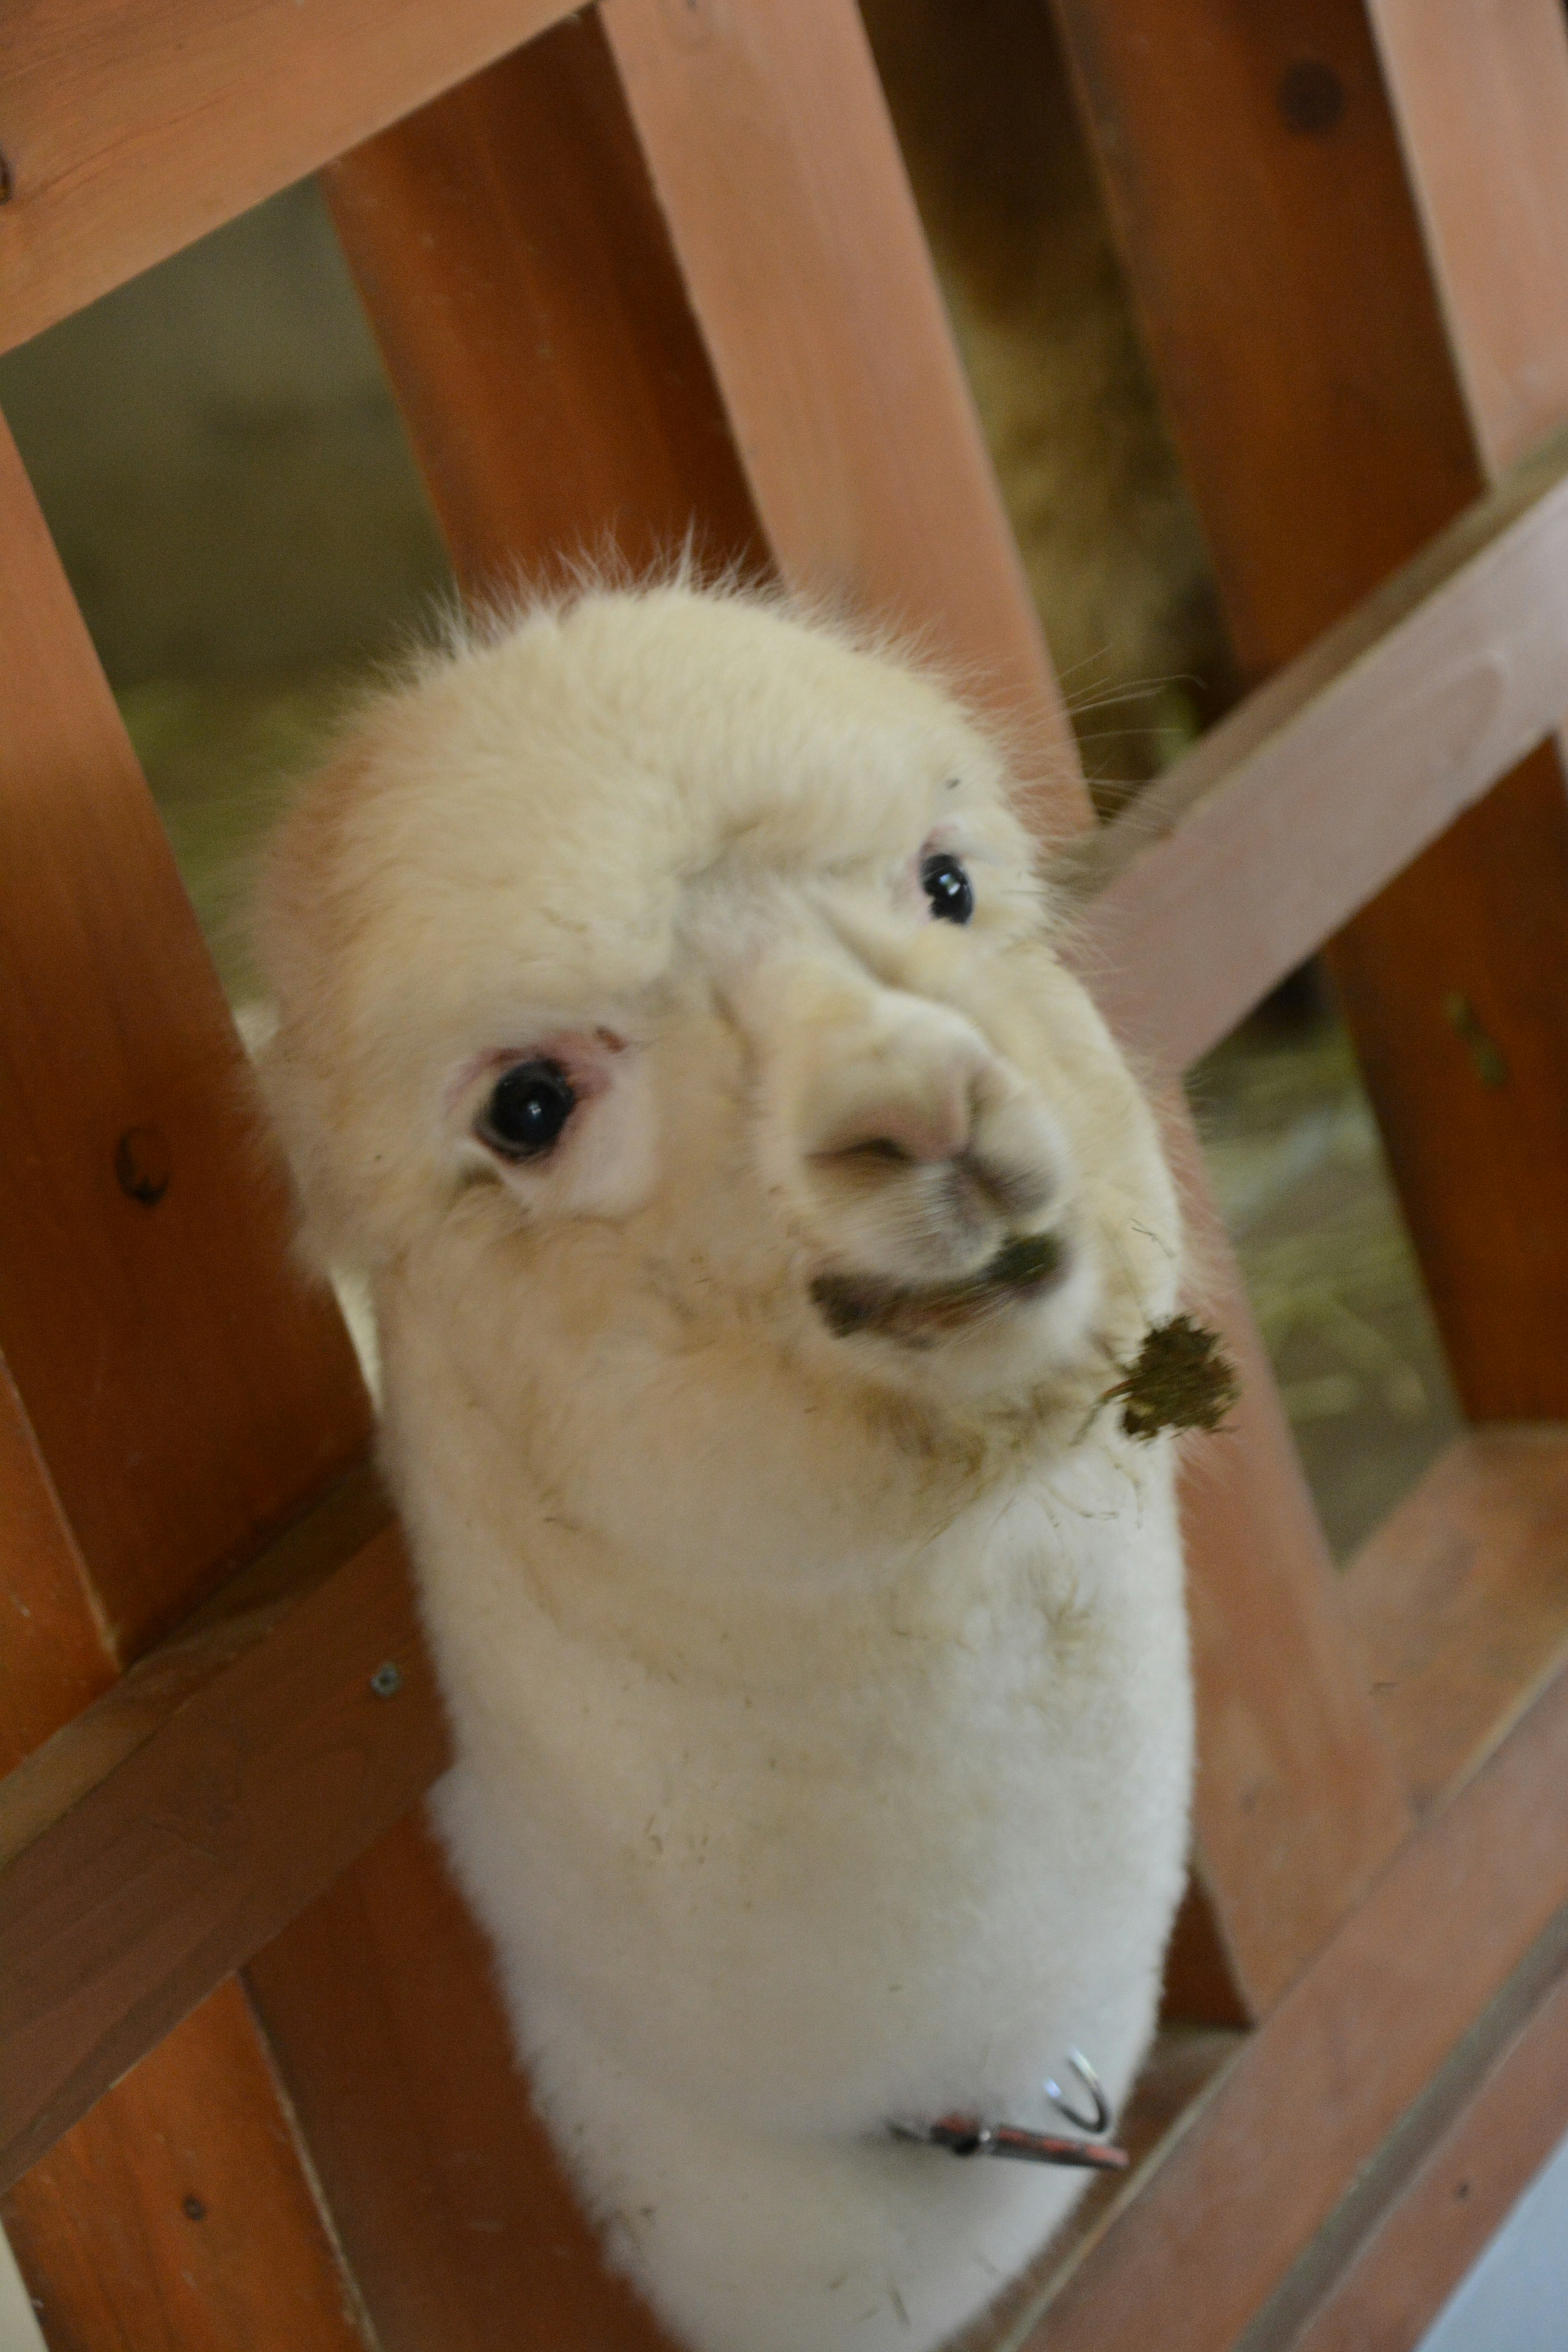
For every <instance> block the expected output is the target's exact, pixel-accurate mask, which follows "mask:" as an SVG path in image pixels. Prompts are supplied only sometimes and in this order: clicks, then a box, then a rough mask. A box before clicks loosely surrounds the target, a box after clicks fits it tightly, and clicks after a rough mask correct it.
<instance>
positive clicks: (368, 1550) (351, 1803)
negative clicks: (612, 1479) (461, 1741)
mask: <svg viewBox="0 0 1568 2352" xmlns="http://www.w3.org/2000/svg"><path fill="white" fill-rule="evenodd" d="M386 1520H387V1515H386V1507H385V1505H384V1502H383V1501H382V1500H381V1499H380V1497H379V1495H378V1494H377V1493H376V1491H375V1489H374V1482H369V1481H367V1480H366V1479H363V1478H360V1479H352V1480H350V1481H348V1482H346V1484H345V1486H344V1488H343V1489H342V1491H341V1492H340V1493H339V1494H337V1495H334V1496H331V1498H329V1500H328V1501H327V1502H326V1503H325V1504H323V1505H322V1506H321V1507H320V1509H319V1510H318V1511H316V1512H315V1513H314V1514H312V1516H311V1517H310V1519H309V1520H308V1521H306V1522H304V1523H303V1524H302V1525H301V1526H300V1528H297V1529H295V1530H292V1531H291V1532H290V1534H289V1536H288V1537H287V1538H284V1540H283V1541H282V1543H280V1544H279V1546H278V1547H277V1549H276V1550H275V1551H274V1552H273V1553H272V1554H270V1555H268V1557H267V1558H265V1559H262V1560H260V1561H258V1563H257V1565H256V1567H255V1568H254V1569H253V1570H249V1571H248V1572H247V1574H245V1575H244V1576H242V1577H240V1578H238V1579H237V1580H236V1581H235V1584H234V1585H233V1586H232V1587H231V1588H229V1590H228V1591H226V1592H225V1593H224V1594H223V1595H221V1596H220V1600H219V1601H218V1603H217V1604H216V1606H213V1607H210V1608H209V1609H207V1610H206V1611H204V1612H200V1613H199V1614H198V1616H197V1617H196V1618H195V1619H193V1620H192V1621H191V1622H190V1623H189V1624H188V1625H187V1626H186V1627H184V1628H183V1629H182V1631H181V1633H180V1634H179V1635H178V1636H177V1637H176V1639H174V1641H172V1642H170V1643H166V1644H165V1645H164V1646H163V1648H162V1649H161V1650H160V1651H158V1652H157V1653H156V1654H154V1655H153V1657H151V1658H149V1659H147V1660H145V1661H144V1662H143V1664H142V1665H141V1666H139V1667H136V1668H133V1669H132V1672H131V1673H130V1674H129V1675H126V1676H125V1677H124V1679H123V1680H122V1681H121V1683H119V1684H118V1685H116V1686H115V1687H114V1689H113V1690H111V1691H110V1692H109V1693H108V1694H107V1695H106V1696H104V1697H103V1698H101V1699H100V1700H99V1701H98V1702H97V1704H96V1705H95V1706H91V1707H89V1709H88V1710H87V1712H86V1713H85V1714H84V1715H81V1716H79V1717H76V1718H75V1719H74V1720H73V1721H72V1722H70V1723H69V1724H68V1725H67V1726H66V1727H64V1728H63V1729H61V1730H60V1731H59V1732H58V1733H57V1734H56V1735H55V1737H54V1738H53V1739H51V1740H49V1741H47V1743H46V1744H45V1746H44V1747H43V1748H40V1749H39V1750H38V1751H37V1753H36V1754H35V1755H34V1756H33V1757H32V1758H31V1759H29V1760H28V1762H27V1763H26V1765H24V1766H23V1767H22V1768H21V1769H20V1770H18V1771H16V1772H15V1773H13V1774H12V1775H11V1776H10V1778H9V1779H8V1780H6V1781H5V1784H4V1787H3V1789H0V1869H3V1872H4V1876H3V1880H0V1886H3V1895H0V2034H3V2036H4V2048H5V2084H4V2097H5V2120H4V2141H3V2154H0V2185H9V2183H10V2182H11V2181H13V2180H15V2179H16V2178H18V2176H19V2175H20V2174H21V2173H23V2172H24V2171H26V2168H27V2167H28V2165H29V2164H31V2163H33V2162H34V2161H35V2160H36V2159H37V2157H38V2156H40V2155H41V2154H42V2153H43V2151H44V2150H45V2149H46V2148H47V2147H49V2145H50V2144H51V2142H52V2141H53V2140H54V2139H56V2138H57V2137H58V2135H59V2134H60V2133H61V2132H62V2131H63V2130H64V2129H65V2128H66V2127H67V2126H68V2125H69V2124H71V2123H73V2122H75V2121H76V2119H77V2118H78V2117H79V2116H81V2115H83V2114H85V2113H86V2111H87V2109H88V2107H89V2105H91V2104H92V2102H93V2101H94V2100H95V2099H96V2098H97V2097H98V2096H99V2095H100V2094H101V2093H102V2092H103V2091H105V2090H107V2089H108V2088H109V2086H110V2084H111V2083H113V2082H114V2081H115V2080H116V2079H117V2078H118V2077H119V2076H120V2075H121V2074H123V2073H124V2072H125V2070H126V2068H127V2067H128V2066H129V2065H131V2064H132V2063H134V2062H135V2061H136V2060H137V2059H138V2058H140V2057H141V2056H142V2053H144V2052H146V2051H148V2050H150V2049H151V2048H152V2047H153V2045H154V2043H156V2042H158V2041H159V2040H161V2039H162V2037H163V2035H164V2034H165V2033H167V2032H169V2031H170V2030H171V2029H172V2028H173V2027H174V2025H176V2024H177V2023H178V2022H179V2021H180V2020H181V2019H182V2018H183V2017H184V2016H185V2015H187V2014H188V2013H189V2011H191V2010H192V2009H194V2008H195V2005H196V2004H197V2003H198V2002H199V2001H200V2000H203V1999H204V1998H205V1996H206V1995H207V1993H208V1992H209V1991H210V1990H212V1989H213V1988H214V1987H215V1986H216V1985H218V1984H220V1983H221V1982H222V1980H223V1979H224V1978H225V1977H226V1976H227V1975H229V1974H230V1973H231V1972H232V1970H233V1969H236V1968H237V1967H238V1966H240V1965H241V1964H242V1963H243V1962H244V1961H246V1960H247V1959H248V1958H250V1956H251V1954H252V1953H253V1952H255V1951H256V1950H257V1949H258V1948H259V1946H260V1945H261V1944H263V1943H264V1942H266V1941H267V1940H268V1937H271V1936H273V1935H275V1934H276V1933H277V1932H278V1930H279V1928H280V1927H282V1926H283V1925H284V1924H285V1923H286V1922H287V1921H288V1920H289V1919H291V1918H292V1917H293V1916H294V1915H295V1914H296V1912H298V1911H299V1910H300V1908H301V1906H303V1905H304V1904H305V1903H307V1902H308V1901H310V1899H311V1897H312V1896H313V1895H315V1894H316V1892H317V1891H318V1889H320V1888H321V1886H323V1885H329V1884H330V1883H331V1879H332V1878H333V1877H334V1876H335V1875H336V1874H337V1873H338V1872H339V1871H341V1870H342V1868H343V1867H344V1866H345V1864H347V1863H349V1862H350V1861H352V1860H353V1859H354V1857H355V1856H357V1855H358V1854H359V1853H363V1850H364V1848H365V1847H366V1846H367V1845H368V1844H370V1843H372V1842H373V1841H374V1839H375V1838H376V1837H378V1836H379V1835H380V1834H381V1832H383V1831H384V1830H385V1829H386V1828H387V1827H388V1826H389V1825H390V1824H391V1823H392V1822H395V1821H396V1820H397V1818H398V1817H399V1815H400V1814H402V1813H403V1812H405V1811H406V1810H407V1808H408V1806H409V1805H410V1804H412V1803H413V1802H414V1801H415V1800H416V1798H417V1797H418V1796H419V1795H420V1793H421V1792H422V1791H423V1790H425V1789H426V1787H427V1786H428V1784H429V1782H430V1780H432V1779H433V1778H434V1777H435V1775H436V1773H437V1771H439V1770H440V1769H441V1768H442V1765H443V1763H444V1762H445V1759H446V1753H447V1748H446V1735H445V1728H444V1726H443V1724H442V1721H441V1717H440V1710H439V1707H438V1706H437V1700H436V1696H435V1685H434V1681H433V1679H432V1676H431V1672H430V1668H429V1664H428V1662H427V1660H426V1655H425V1651H424V1647H423V1644H422V1643H421V1642H420V1640H419V1638H418V1633H417V1628H416V1617H415V1612H414V1604H413V1600H412V1596H411V1593H410V1590H409V1587H408V1583H407V1580H406V1576H405V1570H404V1567H403V1559H402V1552H401V1547H400V1545H399V1542H398V1540H397V1538H396V1536H395V1533H394V1532H393V1531H392V1530H391V1529H390V1528H388V1526H387V1523H386ZM377 1530H379V1532H378V1531H377ZM388 1664H390V1665H392V1666H393V1667H394V1668H395V1673H396V1675H397V1677H398V1687H397V1688H396V1689H395V1690H394V1691H392V1692H390V1693H389V1694H388V1695H386V1696H382V1695H380V1694H378V1692H377V1691H376V1689H375V1688H374V1685H373V1681H372V1677H373V1676H374V1675H375V1674H376V1673H377V1672H378V1671H380V1670H381V1669H382V1668H383V1667H384V1666H385V1665H388Z"/></svg>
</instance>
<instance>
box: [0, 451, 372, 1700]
mask: <svg viewBox="0 0 1568 2352" xmlns="http://www.w3.org/2000/svg"><path fill="white" fill-rule="evenodd" d="M0 648H3V658H0V824H4V828H5V881H4V887H3V891H0V986H3V994H4V1006H5V1013H4V1022H3V1026H0V1124H3V1125H4V1129H5V1137H6V1150H5V1154H4V1157H3V1159H0V1221H3V1223H4V1227H5V1232H6V1233H7V1234H11V1235H13V1236H17V1235H22V1234H26V1237H27V1241H26V1247H25V1248H24V1247H18V1246H11V1247H8V1248H7V1249H6V1250H5V1253H4V1255H3V1256H0V1352H3V1353H4V1355H5V1359H6V1360H7V1362H8V1363H9V1366H10V1370H11V1376H12V1378H13V1380H14V1381H15V1382H16V1388H17V1391H18V1393H19V1394H20V1396H21V1399H22V1402H23V1405H24V1408H25V1410H26V1414H27V1417H28V1419H29V1421H30V1422H31V1423H32V1426H33V1430H34V1433H35V1434H36V1436H37V1443H38V1446H39V1448H40V1450H41V1452H42V1454H43V1455H44V1457H45V1459H46V1460H47V1465H48V1472H49V1476H50V1478H51V1480H52V1482H53V1485H54V1487H55V1490H56V1493H57V1494H58V1497H59V1502H60V1505H61V1507H62V1509H63V1511H64V1513H65V1516H66V1517H67V1519H68V1522H69V1524H70V1527H71V1530H72V1533H73V1536H74V1538H75V1541H76V1543H77V1545H78V1546H79V1549H80V1552H81V1556H82V1559H83V1561H84V1563H85V1565H86V1568H87V1570H88V1573H89V1576H90V1577H91V1579H92V1582H93V1587H94V1591H95V1592H96V1594H97V1598H98V1607H99V1610H100V1614H101V1616H102V1619H103V1621H104V1623H105V1625H106V1626H107V1629H108V1633H109V1639H110V1643H111V1645H112V1647H113V1649H114V1652H115V1654H116V1655H117V1656H118V1657H119V1658H120V1659H121V1661H122V1662H123V1661H124V1660H126V1659H128V1658H130V1657H132V1656H134V1655H135V1654H136V1653H137V1652H138V1651H139V1650H141V1649H142V1648H144V1647H145V1646H146V1645H147V1643H149V1642H151V1641H152V1640H153V1639H154V1638H155V1637H156V1635H157V1634H158V1633H160V1632H161V1631H163V1629H164V1628H165V1627H167V1626H168V1625H169V1624H170V1623H171V1622H173V1621H174V1618H175V1617H176V1616H178V1615H179V1614H180V1613H181V1612H182V1611H183V1610H184V1609H186V1608H188V1607H189V1606H190V1605H191V1603H192V1601H194V1600H195V1599H196V1598H197V1597H199V1595H200V1594H201V1592H202V1591H205V1590H207V1589H209V1588H210V1587H211V1586H212V1585H214V1584H216V1582H217V1580H219V1578H220V1577H221V1575H222V1574H223V1572H224V1570H225V1569H226V1567H229V1566H232V1565H233V1564H234V1562H235V1561H236V1560H237V1559H238V1558H241V1557H243V1556H244V1555H245V1553H246V1552H247V1551H248V1550H250V1549H254V1547H255V1545H256V1542H257V1539H258V1531H259V1530H262V1529H265V1528H267V1527H268V1524H269V1523H272V1522H276V1521H278V1520H279V1519H281V1518H283V1517H285V1516H286V1515H287V1514H288V1512H289V1510H290V1508H291V1507H298V1506H299V1504H300V1502H302V1501H303V1500H305V1499H307V1498H308V1497H309V1496H310V1493H311V1492H312V1490H315V1489H319V1488H321V1487H322V1486H325V1485H326V1484H327V1482H328V1481H329V1480H330V1479H331V1477H332V1476H333V1475H336V1474H337V1473H338V1472H339V1471H340V1470H341V1469H342V1467H343V1465H345V1463H346V1462H347V1461H349V1460H350V1459H351V1458H352V1457H353V1455H354V1454H356V1453H357V1452H358V1451H359V1450H360V1449H361V1448H362V1447H363V1444H364V1442H365V1437H366V1434H367V1430H368V1408H367V1404H366V1400H365V1397H364V1392H363V1387H362V1385H361V1382H360V1380H359V1377H358V1374H357V1371H356V1370H355V1367H354V1363H353V1353H352V1351H351V1349H350V1348H349V1344H348V1339H347V1336H346V1334H345V1333H344V1331H343V1329H342V1322H341V1320H340V1318H339V1317H338V1314H337V1310H336V1308H335V1307H334V1306H333V1304H332V1302H331V1297H330V1295H329V1294H328V1293H327V1292H326V1291H325V1290H324V1289H321V1288H312V1287H311V1286H309V1285H308V1284H307V1283H306V1281H305V1279H304V1277H303V1276H302V1274H301V1273H300V1271H298V1270H297V1269H296V1268H295V1266H294V1265H293V1264H292V1261H291V1258H290V1253H289V1208H288V1202H287V1197H286V1193H285V1189H284V1184H283V1180H282V1176H281V1172H280V1171H279V1167H278V1165H277V1163H276V1160H275V1159H274V1158H273V1157H272V1156H271V1154H270V1153H269V1152H268V1151H267V1150H264V1149H263V1147H262V1145H261V1143H260V1141H259V1139H258V1133H257V1127H256V1120H255V1116H254V1114H253V1112H252V1111H251V1110H250V1108H249V1107H248V1102H247V1092H246V1084H247V1073H246V1066H245V1057H244V1055H243V1052H242V1049H241V1047H240V1044H239V1040H238V1038H237V1035H236V1034H235V1030H234V1025H233V1024H232V1022H231V1021H230V1019H229V1016H228V1013H227V1011H226V1007H225V1005H224V1002H223V998H222V995H221V992H219V989H218V985H217V982H216V977H215V976H214V974H213V971H212V968H211V965H210V963H209V962H208V960H207V956H206V951H205V948H204V947H203V945H202V940H201V935H200V932H199V931H198V929H197V928H196V920H195V915H194V914H193V912H192V910H191V907H190V903H189V901H188V899H187V898H186V897H185V895H184V890H183V888H182V887H181V884H180V880H179V877H178V874H177V873H176V871H175V868H174V858H173V856H172V855H171V854H170V850H169V845H168V843H167V840H166V839H165V837H164V835H163V827H162V826H161V824H159V822H158V818H157V814H156V813H155V811H154V809H153V803H152V801H151V799H150V797H149V795H148V793H147V790H146V786H145V785H144V783H143V782H142V776H141V773H140V771H139V770H138V768H137V765H136V761H135V757H134V755H133V753H132V750H131V746H130V743H129V740H127V738H126V735H125V731H124V729H123V727H122V726H121V721H120V717H119V714H118V712H117V711H116V709H115V707H114V702H113V698H112V697H111V696H110V691H109V688H108V686H107V684H106V683H105V681H104V678H103V675H102V672H101V671H100V668H99V667H98V663H97V661H96V659H95V657H94V656H93V652H92V648H91V646H90V645H89V642H88V637H87V632H86V630H85V628H84V627H83V625H82V622H81V617H80V615H79V613H78V611H77V608H76V604H75V602H74V600H73V599H72V597H71V594H70V592H69V590H68V587H67V585H66V583H65V580H64V577H63V575H62V573H61V572H60V569H59V565H58V560H57V558H56V555H55V552H54V549H53V547H52V546H51V544H50V542H49V539H48V535H47V531H46V530H45V528H44V523H43V520H42V518H41V517H40V515H39V513H38V510H37V505H36V503H35V501H34V499H33V496H32V493H31V490H30V488H28V485H27V482H26V478H25V476H24V475H23V473H22V469H21V467H20V465H19V463H18V462H17V459H16V453H15V450H14V448H13V446H12V445H11V443H10V441H9V439H8V438H5V437H4V436H3V429H0Z"/></svg>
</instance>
